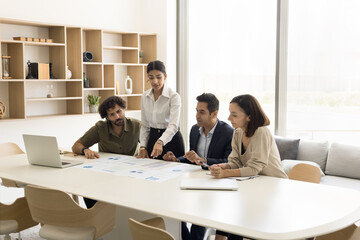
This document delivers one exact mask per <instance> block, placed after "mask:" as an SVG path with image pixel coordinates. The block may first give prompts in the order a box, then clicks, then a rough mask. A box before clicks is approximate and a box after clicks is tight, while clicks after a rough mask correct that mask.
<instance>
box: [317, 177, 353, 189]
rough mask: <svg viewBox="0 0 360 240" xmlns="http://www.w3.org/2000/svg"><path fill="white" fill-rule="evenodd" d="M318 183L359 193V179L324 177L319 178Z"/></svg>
mask: <svg viewBox="0 0 360 240" xmlns="http://www.w3.org/2000/svg"><path fill="white" fill-rule="evenodd" d="M320 183H321V184H326V185H331V186H336V187H344V188H350V189H355V190H357V191H360V183H359V179H354V178H346V177H337V176H330V175H325V176H324V177H322V178H321V181H320Z"/></svg>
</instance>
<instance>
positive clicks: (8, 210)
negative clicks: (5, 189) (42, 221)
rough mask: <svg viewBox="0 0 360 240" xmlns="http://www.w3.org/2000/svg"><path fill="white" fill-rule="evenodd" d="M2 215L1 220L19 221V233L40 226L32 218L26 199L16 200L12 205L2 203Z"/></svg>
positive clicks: (0, 210)
mask: <svg viewBox="0 0 360 240" xmlns="http://www.w3.org/2000/svg"><path fill="white" fill-rule="evenodd" d="M0 213H1V214H0V220H15V221H17V223H18V231H22V230H24V229H27V228H30V227H33V226H35V225H37V224H38V223H37V222H35V221H34V220H33V219H32V217H31V214H30V210H29V206H28V204H27V201H26V199H25V197H22V198H18V199H16V201H15V202H13V203H12V204H10V205H8V204H3V203H1V202H0Z"/></svg>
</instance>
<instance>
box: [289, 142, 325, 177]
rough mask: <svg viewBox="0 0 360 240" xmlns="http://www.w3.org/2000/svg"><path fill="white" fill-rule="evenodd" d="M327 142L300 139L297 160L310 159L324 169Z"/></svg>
mask: <svg viewBox="0 0 360 240" xmlns="http://www.w3.org/2000/svg"><path fill="white" fill-rule="evenodd" d="M328 148H329V144H328V142H327V141H314V140H303V139H301V140H300V144H299V150H298V154H297V158H296V159H297V160H304V161H311V162H316V163H317V164H319V166H320V168H321V170H323V171H325V166H326V158H327V155H328Z"/></svg>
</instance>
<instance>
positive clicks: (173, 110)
mask: <svg viewBox="0 0 360 240" xmlns="http://www.w3.org/2000/svg"><path fill="white" fill-rule="evenodd" d="M146 72H147V76H148V81H149V82H150V84H151V89H149V90H148V91H146V92H145V93H144V94H143V95H142V97H141V128H140V152H139V155H138V156H137V157H138V158H147V157H152V158H157V159H162V156H163V154H164V153H166V152H167V151H172V152H173V153H174V154H175V156H176V157H180V156H183V155H184V154H185V147H184V140H183V137H182V135H181V133H180V131H179V120H180V109H181V99H180V95H179V94H178V93H176V92H175V91H173V90H172V89H170V88H168V87H167V86H166V82H165V81H166V79H167V74H166V69H165V65H164V63H163V62H161V61H159V60H156V61H153V62H150V63H149V64H148V65H147V70H146Z"/></svg>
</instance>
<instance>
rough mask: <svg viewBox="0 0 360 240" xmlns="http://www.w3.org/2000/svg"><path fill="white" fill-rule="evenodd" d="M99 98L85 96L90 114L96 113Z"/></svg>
mask: <svg viewBox="0 0 360 240" xmlns="http://www.w3.org/2000/svg"><path fill="white" fill-rule="evenodd" d="M100 98H101V97H100V96H96V95H91V94H89V95H87V100H88V103H89V109H90V112H91V113H96V112H97V111H98V107H99V104H100Z"/></svg>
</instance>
